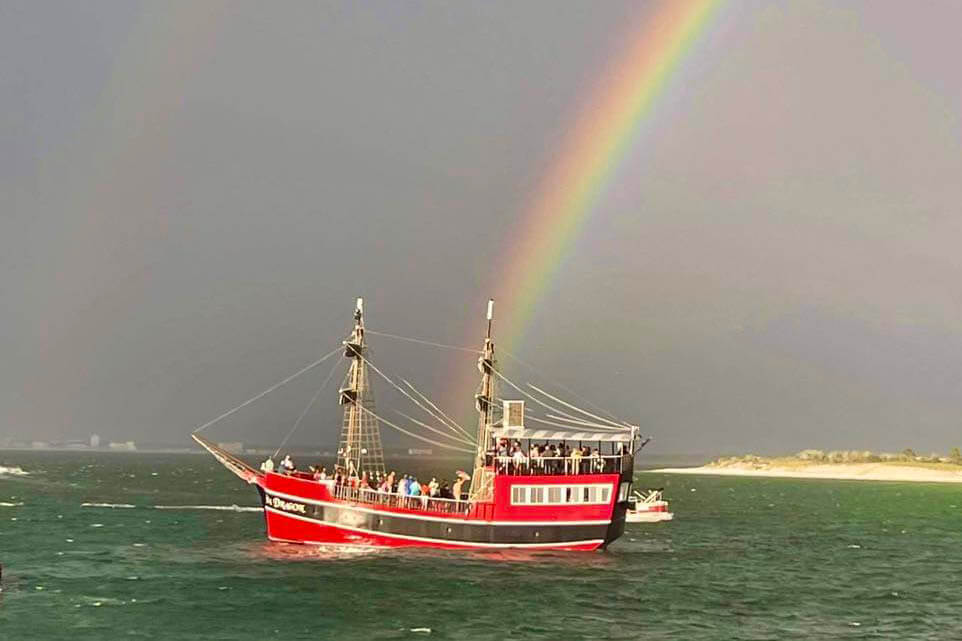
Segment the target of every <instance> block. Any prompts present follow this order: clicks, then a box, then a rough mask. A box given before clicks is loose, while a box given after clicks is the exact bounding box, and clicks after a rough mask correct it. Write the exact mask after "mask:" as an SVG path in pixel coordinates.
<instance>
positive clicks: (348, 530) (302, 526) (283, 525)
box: [265, 508, 604, 551]
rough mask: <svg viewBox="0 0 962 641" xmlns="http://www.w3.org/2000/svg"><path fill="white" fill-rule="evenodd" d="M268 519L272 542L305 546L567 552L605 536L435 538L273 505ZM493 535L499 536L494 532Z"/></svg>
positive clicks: (588, 547) (587, 547) (267, 512)
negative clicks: (371, 527)
mask: <svg viewBox="0 0 962 641" xmlns="http://www.w3.org/2000/svg"><path fill="white" fill-rule="evenodd" d="M265 520H266V522H267V537H268V539H270V540H271V541H275V542H281V543H297V544H306V545H360V546H372V547H381V548H403V547H422V548H435V549H444V550H465V549H478V550H484V549H488V550H491V549H534V550H565V551H591V550H596V549H598V548H599V547H602V546H603V545H604V537H601V538H594V539H588V540H565V541H553V542H524V541H517V540H515V541H501V542H497V541H466V540H458V539H455V538H450V539H442V538H432V537H430V536H415V535H409V534H396V533H393V532H390V531H386V530H383V531H377V532H375V531H372V530H368V529H366V528H362V527H356V526H346V525H341V524H336V523H325V522H320V521H316V520H313V519H306V518H304V517H298V516H294V515H291V514H286V513H283V512H277V511H275V510H274V509H273V508H269V509H265ZM491 538H497V537H496V536H494V533H493V532H492V537H491Z"/></svg>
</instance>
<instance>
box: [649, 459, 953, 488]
mask: <svg viewBox="0 0 962 641" xmlns="http://www.w3.org/2000/svg"><path fill="white" fill-rule="evenodd" d="M652 471H653V472H662V473H666V474H713V475H718V476H767V477H782V478H799V479H836V480H852V481H911V482H917V483H962V469H959V470H951V469H938V468H928V467H920V466H913V465H911V464H895V463H832V464H811V465H805V464H799V465H786V466H781V465H758V464H752V463H744V464H731V465H724V466H721V465H704V466H702V467H675V468H663V469H658V470H652Z"/></svg>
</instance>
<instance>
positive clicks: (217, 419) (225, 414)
mask: <svg viewBox="0 0 962 641" xmlns="http://www.w3.org/2000/svg"><path fill="white" fill-rule="evenodd" d="M342 349H344V348H343V347H340V346H338V347H335V348H334V349H333V350H331V351H330V352H328V353H327V354H325V355H324V356H321V357H320V358H319V359H317V360H316V361H314V362H313V363H311V364H310V365H308V366H307V367H304V368H302V369H300V370H298V371H297V372H295V373H294V374H291V375H290V376H288V377H287V378H285V379H284V380H282V381H281V382H280V383H276V384H274V385H272V386H271V387H268V388H267V389H266V390H264V391H263V392H261V393H260V394H258V395H257V396H254V397H253V398H249V399H247V400H246V401H244V402H243V403H241V404H240V405H238V406H237V407H235V408H234V409H232V410H227V411H226V412H224V413H223V414H221V415H220V416H218V417H217V418H215V419H214V420H212V421H207V422H206V423H204V424H203V425H201V426H200V427H198V428H196V429H194V431H193V432H191V434H197V433H198V432H200V431H201V430H206V429H207V428H208V427H210V426H211V425H213V424H214V423H217V422H218V421H221V420H223V419H225V418H227V417H228V416H230V415H231V414H233V413H234V412H237V411H238V410H241V409H243V408H245V407H247V406H248V405H250V404H251V403H253V402H254V401H256V400H259V399H261V398H264V397H265V396H267V395H268V394H270V393H271V392H273V391H274V390H276V389H277V388H278V387H281V386H282V385H286V384H287V383H290V382H291V381H293V380H294V379H295V378H297V377H298V376H300V375H301V374H303V373H305V372H308V371H310V370H312V369H314V368H315V367H317V366H318V365H320V364H321V363H323V362H324V361H326V360H327V359H329V358H330V357H331V356H334V354H337V353H338V352H339V351H341V350H342Z"/></svg>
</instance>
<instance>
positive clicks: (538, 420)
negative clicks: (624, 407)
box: [524, 414, 625, 433]
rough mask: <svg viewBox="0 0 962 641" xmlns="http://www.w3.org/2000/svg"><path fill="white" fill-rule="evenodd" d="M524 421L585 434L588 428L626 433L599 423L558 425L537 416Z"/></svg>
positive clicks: (548, 416)
mask: <svg viewBox="0 0 962 641" xmlns="http://www.w3.org/2000/svg"><path fill="white" fill-rule="evenodd" d="M547 418H557V417H555V416H552V415H551V414H548V415H547ZM524 420H526V421H534V422H535V423H544V424H545V425H553V426H554V427H560V428H562V429H566V430H570V431H572V432H583V431H584V430H585V429H586V428H592V429H596V430H604V431H606V432H616V433H618V432H624V431H625V430H616V429H613V428H611V427H608V426H607V425H601V424H599V423H581V424H580V425H571V424H570V423H558V422H556V421H549V420H547V419H545V418H540V417H537V416H525V417H524Z"/></svg>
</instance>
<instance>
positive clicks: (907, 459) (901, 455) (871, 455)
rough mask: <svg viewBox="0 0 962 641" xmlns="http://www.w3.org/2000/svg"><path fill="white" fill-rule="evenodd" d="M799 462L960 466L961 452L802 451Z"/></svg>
mask: <svg viewBox="0 0 962 641" xmlns="http://www.w3.org/2000/svg"><path fill="white" fill-rule="evenodd" d="M772 458H777V457H766V456H758V455H756V454H746V455H744V456H723V457H721V458H719V459H718V460H717V461H715V463H714V464H715V465H719V466H725V465H736V464H745V463H749V464H755V465H765V464H767V463H770V462H771V460H772ZM789 458H794V459H797V460H800V461H811V462H812V463H884V462H892V461H898V462H904V463H954V464H956V465H962V451H960V450H959V448H957V447H953V448H952V449H951V451H949V453H948V454H946V455H941V454H936V453H934V452H933V453H932V454H929V455H928V456H925V455H923V454H918V453H916V451H915V450H913V449H912V448H909V447H907V448H905V449H904V450H902V451H901V452H898V453H895V452H872V451H870V450H832V451H830V452H823V451H822V450H802V451H801V452H799V453H797V454H795V455H794V456H791V457H789Z"/></svg>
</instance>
